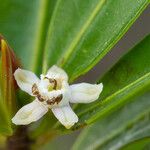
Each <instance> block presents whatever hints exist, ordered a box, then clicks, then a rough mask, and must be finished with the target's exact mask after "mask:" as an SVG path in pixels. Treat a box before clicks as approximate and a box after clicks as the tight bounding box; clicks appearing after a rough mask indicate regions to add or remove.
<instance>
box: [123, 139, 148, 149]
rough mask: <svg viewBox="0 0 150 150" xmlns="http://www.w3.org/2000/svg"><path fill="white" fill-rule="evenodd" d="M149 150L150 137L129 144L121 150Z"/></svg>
mask: <svg viewBox="0 0 150 150" xmlns="http://www.w3.org/2000/svg"><path fill="white" fill-rule="evenodd" d="M133 149H139V150H148V149H150V137H147V138H142V139H140V140H137V141H134V142H132V143H129V144H128V145H126V146H124V147H123V148H122V149H121V150H133Z"/></svg>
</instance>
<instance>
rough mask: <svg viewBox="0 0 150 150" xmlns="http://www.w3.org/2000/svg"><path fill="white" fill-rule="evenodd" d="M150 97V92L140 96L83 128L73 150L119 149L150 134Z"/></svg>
mask: <svg viewBox="0 0 150 150" xmlns="http://www.w3.org/2000/svg"><path fill="white" fill-rule="evenodd" d="M149 97H150V93H147V94H145V95H143V96H141V97H138V98H136V99H134V100H133V102H131V103H128V104H127V105H125V106H124V107H122V108H120V109H119V110H117V111H115V112H114V113H112V114H110V115H109V116H108V117H106V118H103V119H101V120H99V121H97V122H96V123H95V124H93V125H92V126H90V127H88V128H86V129H85V130H83V132H82V133H81V134H80V136H79V138H78V139H77V141H76V142H75V144H74V146H73V150H78V149H83V150H90V149H92V150H95V149H100V150H108V149H111V150H118V149H120V148H121V147H124V146H125V145H126V144H128V143H130V142H131V141H135V140H138V139H141V138H143V137H148V136H150V117H149V115H150V109H149V108H150V101H149ZM135 149H136V148H135Z"/></svg>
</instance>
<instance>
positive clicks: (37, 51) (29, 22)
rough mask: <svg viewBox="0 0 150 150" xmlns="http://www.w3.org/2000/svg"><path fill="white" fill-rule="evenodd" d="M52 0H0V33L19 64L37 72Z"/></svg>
mask: <svg viewBox="0 0 150 150" xmlns="http://www.w3.org/2000/svg"><path fill="white" fill-rule="evenodd" d="M54 4H55V1H53V0H42V1H41V0H33V1H31V0H26V1H20V0H0V33H1V34H3V35H4V36H5V37H6V39H7V40H8V41H9V43H10V45H11V46H12V48H13V49H14V51H15V53H16V54H17V56H18V57H19V58H20V60H21V62H22V64H23V66H24V67H25V68H27V69H30V70H34V71H36V72H41V67H42V66H41V62H42V55H43V49H44V45H45V38H46V34H47V27H48V25H49V22H50V18H51V13H52V11H53V7H54Z"/></svg>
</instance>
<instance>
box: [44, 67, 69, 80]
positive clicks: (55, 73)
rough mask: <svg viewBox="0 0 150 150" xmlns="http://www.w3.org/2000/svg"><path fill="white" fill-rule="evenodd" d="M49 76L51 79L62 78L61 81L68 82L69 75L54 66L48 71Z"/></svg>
mask: <svg viewBox="0 0 150 150" xmlns="http://www.w3.org/2000/svg"><path fill="white" fill-rule="evenodd" d="M47 76H48V77H49V78H61V79H63V80H66V81H67V80H68V75H67V73H66V72H65V71H64V70H63V69H61V68H59V67H57V66H56V65H54V66H52V67H51V68H50V69H49V70H48V72H47Z"/></svg>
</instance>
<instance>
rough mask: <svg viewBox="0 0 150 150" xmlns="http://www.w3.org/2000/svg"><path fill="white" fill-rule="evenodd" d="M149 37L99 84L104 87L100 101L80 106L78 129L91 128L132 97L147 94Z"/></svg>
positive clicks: (149, 81)
mask: <svg viewBox="0 0 150 150" xmlns="http://www.w3.org/2000/svg"><path fill="white" fill-rule="evenodd" d="M149 43H150V35H149V36H147V37H146V38H145V39H144V40H143V41H142V42H140V43H139V44H138V45H137V46H135V47H134V48H133V49H132V50H131V51H130V52H129V53H128V54H127V55H125V56H124V57H123V58H122V59H121V60H120V61H119V62H118V63H117V64H116V65H115V66H114V67H113V68H112V69H111V70H110V71H109V72H108V73H107V74H106V75H105V76H104V77H103V78H102V80H100V81H99V82H102V83H103V85H104V88H103V91H102V94H101V95H100V98H99V99H98V100H97V101H96V102H94V103H91V104H87V105H85V104H84V105H79V106H77V108H76V113H77V114H78V116H79V118H80V122H79V123H78V124H77V127H80V126H82V125H86V124H90V123H92V122H94V121H96V120H97V119H99V118H103V117H104V116H105V115H108V114H110V113H111V112H113V111H115V110H117V109H119V107H121V106H123V105H124V104H125V103H127V102H128V101H131V100H132V99H131V97H134V96H135V95H137V94H141V93H142V92H144V91H146V90H148V88H149V85H150V59H149V58H150V53H149V49H150V44H149Z"/></svg>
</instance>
